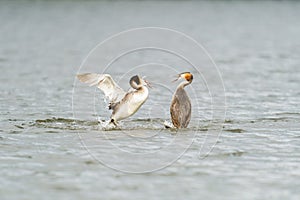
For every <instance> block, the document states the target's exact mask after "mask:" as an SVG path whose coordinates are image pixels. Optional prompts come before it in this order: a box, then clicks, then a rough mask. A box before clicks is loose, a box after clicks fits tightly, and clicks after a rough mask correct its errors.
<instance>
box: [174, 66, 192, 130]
mask: <svg viewBox="0 0 300 200" xmlns="http://www.w3.org/2000/svg"><path fill="white" fill-rule="evenodd" d="M179 78H184V79H185V80H184V81H183V82H182V83H180V84H179V85H178V87H177V89H176V91H175V93H174V95H173V98H172V102H171V106H170V113H171V119H172V123H173V125H174V126H175V127H176V128H186V127H187V126H188V125H189V123H190V120H191V112H192V106H191V101H190V98H189V97H188V95H187V93H186V91H185V90H184V87H185V86H187V85H189V84H191V83H192V81H193V75H192V74H191V73H189V72H184V73H181V74H179V75H178V78H177V79H176V80H178V79H179Z"/></svg>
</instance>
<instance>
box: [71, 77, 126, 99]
mask: <svg viewBox="0 0 300 200" xmlns="http://www.w3.org/2000/svg"><path fill="white" fill-rule="evenodd" d="M77 78H78V79H79V80H80V81H81V82H83V83H87V84H89V86H94V85H96V86H97V87H98V88H99V89H100V90H101V91H102V92H103V93H104V95H105V96H106V97H107V99H108V100H109V102H110V103H116V102H119V101H120V100H121V99H122V98H123V97H124V96H125V94H126V92H125V91H124V90H123V89H122V88H120V87H119V86H118V84H117V83H116V82H115V81H114V80H113V79H112V77H111V76H110V75H109V74H94V73H86V74H78V75H77Z"/></svg>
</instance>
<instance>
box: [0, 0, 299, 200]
mask: <svg viewBox="0 0 300 200" xmlns="http://www.w3.org/2000/svg"><path fill="white" fill-rule="evenodd" d="M299 9H300V3H299V2H297V1H263V2H261V1H254V2H252V1H203V2H198V1H186V2H183V1H111V2H110V1H88V2H85V1H74V2H73V1H57V2H52V1H22V2H16V1H1V2H0V22H1V29H0V66H1V69H2V73H0V81H1V84H0V93H1V96H0V102H1V107H0V124H1V126H0V147H1V151H0V160H1V162H0V172H1V175H0V184H1V188H0V197H1V199H41V198H42V199H55V198H57V199H83V198H86V199H141V198H142V199H174V198H177V199H200V198H201V199H298V197H299V195H300V193H299V186H300V181H299V180H300V167H299V166H300V165H299V164H300V125H299V123H300V110H299V108H300V107H299V104H300V92H299V86H300V83H299V80H300V68H299V65H300V56H299V55H300V37H299V35H300V28H299V27H300V21H299V17H300V13H299ZM143 26H159V27H167V28H171V29H175V30H178V31H182V32H184V33H187V34H188V35H190V36H192V37H193V38H195V39H196V40H197V41H199V42H200V43H201V44H202V45H204V46H205V47H206V49H207V50H208V51H209V53H210V54H211V56H212V57H213V59H214V61H215V62H216V64H217V65H218V67H219V69H220V73H221V75H222V78H223V81H224V85H225V95H226V110H227V112H226V119H225V121H224V122H222V123H220V122H214V121H211V118H210V117H209V116H210V110H209V109H208V110H207V109H206V108H209V106H210V99H209V98H208V96H207V91H206V90H205V88H204V87H201V86H199V85H200V83H201V80H200V77H199V76H198V80H197V79H196V80H195V82H194V83H193V85H194V87H195V91H196V93H197V94H200V95H199V96H200V97H199V99H197V102H198V101H199V102H200V103H201V104H200V108H201V109H200V111H201V112H200V113H201V114H199V113H198V114H199V115H198V114H197V113H195V112H194V115H193V118H192V121H191V125H190V127H189V128H188V129H185V130H182V131H180V133H177V134H176V132H174V131H169V130H165V129H163V128H162V127H161V123H162V122H163V121H164V120H168V118H169V116H168V106H169V103H170V95H171V94H169V93H167V94H161V93H162V92H163V91H164V88H163V87H160V86H159V85H158V84H156V87H155V88H154V89H152V90H151V91H150V92H151V94H152V97H151V98H150V99H149V101H147V102H146V103H145V105H144V106H143V107H142V108H141V110H140V111H139V112H138V113H137V114H136V115H134V116H133V117H131V118H129V119H127V120H124V122H123V123H122V124H121V126H122V130H111V131H102V130H101V128H100V127H99V126H98V123H97V121H96V120H97V115H101V117H102V118H103V119H105V118H107V117H108V116H109V112H108V111H105V110H101V108H103V106H104V105H105V104H104V103H103V102H102V99H101V98H96V99H98V100H97V105H98V106H97V107H96V108H97V112H96V114H97V115H95V113H94V115H92V114H93V113H92V114H91V113H88V114H86V113H85V114H86V115H88V117H87V118H86V115H76V119H74V115H73V114H74V113H73V110H72V97H73V93H72V92H73V86H77V87H82V88H85V86H83V85H81V86H80V85H78V83H76V82H75V83H74V77H75V75H76V73H77V71H78V69H79V66H80V64H81V62H82V61H83V59H84V58H85V56H86V55H87V54H88V53H89V51H90V50H91V49H92V48H94V47H95V46H96V45H97V44H98V43H99V42H101V41H103V40H104V39H106V38H107V37H109V36H111V35H113V34H116V33H118V32H120V31H124V30H127V29H130V28H135V27H143ZM145 55H147V54H144V56H145ZM152 56H155V54H153V55H152ZM141 57H142V56H141ZM142 58H143V57H142ZM143 59H146V58H143ZM124 64H126V62H124ZM127 64H128V63H127ZM114 69H115V71H113V70H111V71H110V73H111V74H112V75H113V76H114V77H120V75H121V74H120V69H121V68H114ZM147 70H148V71H147ZM144 73H145V74H146V75H147V77H148V79H149V80H151V81H152V82H154V83H158V82H159V81H160V79H161V78H160V77H161V74H163V75H165V73H167V72H166V71H159V72H158V71H157V70H156V71H153V70H151V69H145V71H144ZM153 74H155V75H153ZM163 77H164V78H165V79H166V82H168V81H169V80H168V78H169V77H168V76H163ZM196 77H197V76H196ZM126 78H127V77H124V79H126ZM208 79H209V77H208ZM197 81H198V82H197ZM126 84H127V83H126ZM122 87H123V88H124V89H128V86H125V82H124V84H122ZM172 87H173V89H174V87H175V86H174V85H173V86H172ZM187 90H188V91H189V92H190V94H191V99H192V101H193V105H195V101H196V100H195V98H192V97H193V95H192V92H193V89H192V88H188V89H187ZM91 94H92V95H94V90H93V89H91V90H89V91H87V93H84V94H82V96H86V95H87V96H89V95H91ZM99 97H100V95H99ZM99 99H100V100H99ZM155 102H159V105H161V107H155V109H153V103H155ZM73 103H74V102H73ZM75 103H76V104H74V105H76V109H78V110H84V109H85V108H86V107H87V105H89V102H85V101H77V100H76V102H75ZM92 103H94V102H92ZM162 113H163V114H162ZM82 116H84V117H82ZM198 123H200V125H199V124H198ZM220 126H221V127H222V132H221V135H220V137H217V136H218V134H219V128H220ZM207 138H208V139H209V138H213V139H215V140H216V145H215V146H214V148H213V150H212V151H211V152H210V153H209V155H208V156H207V157H205V158H204V159H203V155H202V154H201V150H203V149H204V151H205V150H207V149H205V145H204V144H208V143H209V142H210V141H209V140H208V139H207ZM212 142H213V143H211V144H210V145H212V144H214V142H215V141H212ZM203 145H204V146H203ZM187 148H188V149H187ZM151 155H152V156H151ZM153 155H155V156H153ZM179 156H181V157H179ZM112 168H114V169H112ZM119 170H122V171H130V172H143V171H145V172H147V171H153V172H151V173H140V174H132V173H125V172H122V171H119Z"/></svg>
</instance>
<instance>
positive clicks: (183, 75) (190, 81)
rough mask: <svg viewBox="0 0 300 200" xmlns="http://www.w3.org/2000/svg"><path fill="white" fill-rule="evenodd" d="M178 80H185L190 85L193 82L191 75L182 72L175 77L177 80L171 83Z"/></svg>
mask: <svg viewBox="0 0 300 200" xmlns="http://www.w3.org/2000/svg"><path fill="white" fill-rule="evenodd" d="M179 79H185V80H186V81H187V82H189V83H192V81H193V74H191V73H190V72H183V73H180V74H178V75H177V78H176V79H175V80H174V81H173V82H175V81H177V80H179Z"/></svg>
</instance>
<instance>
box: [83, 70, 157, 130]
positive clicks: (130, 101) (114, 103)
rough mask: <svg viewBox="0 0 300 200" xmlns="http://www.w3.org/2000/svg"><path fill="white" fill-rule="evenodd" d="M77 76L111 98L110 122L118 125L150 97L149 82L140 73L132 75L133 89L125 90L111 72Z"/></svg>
mask: <svg viewBox="0 0 300 200" xmlns="http://www.w3.org/2000/svg"><path fill="white" fill-rule="evenodd" d="M77 78H78V79H79V80H80V81H81V82H83V83H87V84H89V86H97V87H98V88H99V89H100V90H101V91H102V92H103V93H104V95H105V96H106V98H107V99H108V100H109V106H108V108H109V109H111V110H112V115H111V117H110V121H109V123H113V124H114V125H115V126H117V122H118V121H120V120H122V119H125V118H128V117H130V116H132V115H133V114H134V113H136V112H137V111H138V110H139V108H140V107H141V106H142V105H143V104H144V103H145V101H146V100H147V98H148V94H149V91H148V88H147V87H146V86H148V87H151V86H150V85H149V83H148V82H147V81H146V80H144V79H142V78H140V77H139V76H138V75H135V76H133V77H131V79H130V81H129V84H130V86H131V87H132V88H133V90H131V91H128V92H125V91H124V90H123V89H122V88H120V87H119V86H118V85H117V83H116V82H115V81H114V80H113V79H112V77H111V76H110V75H109V74H94V73H85V74H79V75H77Z"/></svg>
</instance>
